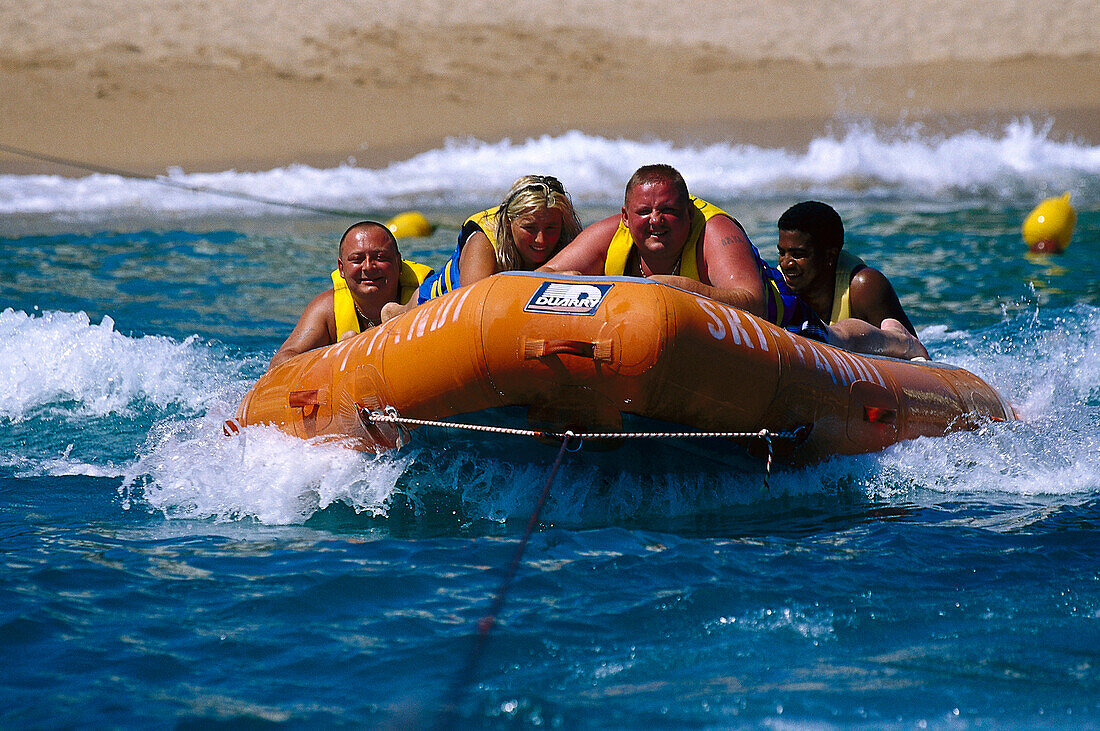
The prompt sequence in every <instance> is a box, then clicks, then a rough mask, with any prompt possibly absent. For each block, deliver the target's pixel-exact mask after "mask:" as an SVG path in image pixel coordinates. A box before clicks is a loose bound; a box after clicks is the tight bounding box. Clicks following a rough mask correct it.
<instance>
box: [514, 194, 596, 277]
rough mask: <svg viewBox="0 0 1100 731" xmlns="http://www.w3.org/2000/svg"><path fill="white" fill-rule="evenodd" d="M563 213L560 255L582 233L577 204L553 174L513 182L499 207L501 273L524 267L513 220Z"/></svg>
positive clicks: (558, 248) (559, 243)
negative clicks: (546, 211)
mask: <svg viewBox="0 0 1100 731" xmlns="http://www.w3.org/2000/svg"><path fill="white" fill-rule="evenodd" d="M551 208H554V209H557V210H558V211H559V212H560V213H561V237H560V238H559V239H558V246H557V249H556V250H555V251H554V253H555V254H556V253H557V252H558V251H560V250H561V248H562V247H563V246H565V245H566V244H568V243H569V242H570V241H572V240H573V239H574V238H576V236H577V234H579V233H580V232H581V222H580V219H579V218H577V212H576V211H575V210H574V209H573V201H572V200H571V199H570V198H569V194H568V193H566V192H565V186H563V185H562V184H561V181H560V180H558V179H557V178H555V177H553V176H550V175H524V176H523V177H522V178H520V179H519V180H517V181H516V182H514V183H512V188H511V190H509V191H508V195H506V196H505V197H504V201H503V202H502V203H501V204H500V207H499V208H497V215H496V232H495V233H496V239H497V251H496V255H497V271H501V272H509V271H515V270H517V269H522V268H523V258H522V257H521V256H520V253H519V249H518V248H517V247H516V242H515V240H514V239H513V238H512V221H515V220H516V219H517V218H521V217H523V216H526V215H528V214H531V213H535V212H536V211H540V210H543V209H551Z"/></svg>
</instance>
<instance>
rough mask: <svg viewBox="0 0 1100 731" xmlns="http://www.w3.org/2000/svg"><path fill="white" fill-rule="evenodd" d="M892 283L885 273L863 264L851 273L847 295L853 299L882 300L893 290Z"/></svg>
mask: <svg viewBox="0 0 1100 731" xmlns="http://www.w3.org/2000/svg"><path fill="white" fill-rule="evenodd" d="M893 289H894V287H893V285H892V284H890V280H889V279H887V278H886V275H885V274H883V273H882V272H880V271H879V270H878V269H875V268H874V267H871V266H867V265H864V266H862V267H860V269H859V270H857V271H856V272H855V274H853V275H852V279H851V282H850V283H849V285H848V292H849V296H850V297H852V298H853V299H854V300H864V301H869V302H870V301H876V302H877V301H884V300H886V299H888V298H889V297H890V294H891V293H892V292H893Z"/></svg>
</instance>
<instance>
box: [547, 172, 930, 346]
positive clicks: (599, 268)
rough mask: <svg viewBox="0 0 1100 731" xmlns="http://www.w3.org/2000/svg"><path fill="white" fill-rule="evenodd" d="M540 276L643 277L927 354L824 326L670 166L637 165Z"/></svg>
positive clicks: (854, 326) (819, 335) (867, 335)
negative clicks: (615, 199) (616, 202)
mask: <svg viewBox="0 0 1100 731" xmlns="http://www.w3.org/2000/svg"><path fill="white" fill-rule="evenodd" d="M539 271H543V272H557V273H562V274H565V273H575V274H588V275H593V274H604V275H609V276H623V275H625V276H636V277H648V278H651V279H656V280H658V281H661V282H664V283H665V284H670V285H672V286H675V287H678V288H680V289H683V290H686V291H689V292H694V293H696V294H701V295H703V296H706V297H709V298H711V299H715V300H718V301H720V302H725V303H726V304H729V305H732V306H734V307H737V308H739V309H742V310H744V311H746V312H748V313H750V314H753V315H756V316H758V317H762V318H764V319H766V320H768V321H769V322H773V323H775V324H776V325H779V326H780V327H784V328H786V329H788V330H791V331H793V332H797V333H799V334H801V335H805V336H807V337H811V338H814V339H816V340H821V341H824V342H830V343H832V344H834V345H838V346H839V347H842V348H848V349H850V350H857V351H859V352H864V353H874V354H877V355H890V356H894V357H902V358H912V357H926V356H927V353H926V352H925V351H924V348H923V347H921V346H920V343H919V342H916V338H914V337H913V336H912V335H910V334H909V333H906V332H904V331H902V332H901V333H899V332H896V331H888V330H884V329H881V330H880V329H879V328H877V327H871V326H870V325H868V324H867V323H864V322H859V321H846V322H845V323H843V324H840V325H838V326H835V327H827V326H826V325H825V323H824V322H822V320H821V318H820V317H818V316H817V315H816V314H814V312H813V310H812V309H811V308H810V307H809V306H808V305H807V304H806V303H805V302H803V301H802V300H800V299H799V298H798V297H797V295H795V293H794V292H793V291H792V290H791V289H790V287H788V286H787V284H786V282H785V281H784V280H783V276H782V274H780V273H779V271H777V270H776V269H775V268H774V267H770V266H768V265H767V264H765V263H764V261H763V259H761V258H760V253H759V252H758V251H757V250H756V247H755V246H753V245H752V242H751V241H749V237H748V236H747V235H746V233H745V230H744V229H743V228H742V227H741V224H739V223H738V222H737V221H736V220H735V219H734V218H733V217H732V216H730V215H729V214H728V213H726V212H725V211H723V210H721V209H720V208H718V207H717V206H714V205H712V204H710V203H707V202H706V201H704V200H702V199H699V198H696V197H694V196H691V195H689V194H688V189H687V184H686V183H685V182H684V179H683V176H681V175H680V173H679V172H677V171H676V170H675V169H674V168H672V167H670V166H668V165H646V166H644V167H641V168H639V169H638V170H637V171H636V172H635V173H634V175H632V176H631V178H630V180H629V181H628V182H627V184H626V194H625V196H624V200H623V207H622V210H621V211H620V214H619V215H617V216H610V217H608V218H605V219H604V220H602V221H598V222H596V223H594V224H592V225H591V226H589V227H588V228H586V229H585V230H584V231H582V232H581V233H580V235H579V236H577V238H576V239H574V240H573V242H572V243H570V244H569V245H568V246H566V247H565V248H564V249H562V250H561V252H559V253H558V254H557V255H556V256H555V257H554V258H553V259H551V260H550V261H549V262H547V264H546V265H544V266H543V267H542V268H541V269H539ZM914 343H915V346H914Z"/></svg>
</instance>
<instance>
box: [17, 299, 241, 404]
mask: <svg viewBox="0 0 1100 731" xmlns="http://www.w3.org/2000/svg"><path fill="white" fill-rule="evenodd" d="M224 372H225V362H224V361H222V362H219V359H218V358H216V357H215V356H214V355H212V354H211V353H210V352H209V349H208V347H207V346H206V344H205V343H203V342H202V341H200V340H199V338H198V337H196V336H192V337H189V338H187V339H186V340H183V341H178V340H173V339H172V338H167V337H163V336H158V335H146V336H144V337H130V336H127V335H124V334H122V333H120V332H118V331H117V330H115V329H114V321H113V320H112V319H111V318H110V317H104V318H103V320H102V321H101V322H100V323H98V324H93V323H92V322H91V321H90V319H89V318H88V315H86V314H85V313H83V312H42V313H36V314H27V313H25V312H20V311H17V310H12V309H10V308H9V309H7V310H4V311H3V312H0V419H9V420H11V421H20V420H22V419H24V418H26V417H27V416H28V415H29V414H31V413H33V412H35V411H36V410H38V409H41V408H50V407H57V410H58V411H59V412H60V413H64V414H65V415H66V416H69V417H73V416H77V417H95V416H104V415H106V414H116V415H117V414H130V413H132V411H133V409H134V408H135V407H136V406H137V405H138V404H139V403H142V402H144V403H146V404H151V405H152V406H154V407H156V408H160V409H164V408H169V407H172V408H175V409H181V410H184V411H191V412H197V413H201V412H203V411H205V410H206V409H207V407H208V405H209V404H210V403H211V400H212V399H216V398H217V394H219V393H224V392H225V390H226V389H227V388H232V387H233V384H232V379H229V378H226V377H225V375H224ZM74 403H75V407H74V405H73V404H74ZM62 405H63V406H62Z"/></svg>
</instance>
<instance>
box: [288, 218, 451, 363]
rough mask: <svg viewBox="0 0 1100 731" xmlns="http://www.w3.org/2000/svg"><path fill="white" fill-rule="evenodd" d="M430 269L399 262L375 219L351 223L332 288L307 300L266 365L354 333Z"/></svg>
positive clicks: (394, 243) (410, 292)
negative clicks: (304, 307) (292, 328)
mask: <svg viewBox="0 0 1100 731" xmlns="http://www.w3.org/2000/svg"><path fill="white" fill-rule="evenodd" d="M431 273H432V270H431V269H430V268H429V267H426V266H424V265H423V264H417V263H415V262H409V261H402V260H401V252H400V251H399V250H398V248H397V239H395V238H394V236H393V234H392V233H390V230H389V229H388V228H386V227H385V226H384V225H383V224H381V223H378V222H377V221H360V222H359V223H355V224H352V226H351V227H349V228H348V230H347V231H345V232H344V235H343V236H342V237H341V238H340V251H339V255H338V258H337V260H336V269H335V270H334V271H333V272H332V275H331V276H332V285H333V288H332V289H330V290H327V291H325V292H322V293H321V294H319V295H317V296H316V297H314V298H313V300H312V301H311V302H310V303H309V304H308V305H306V309H305V311H303V312H302V316H301V317H300V318H299V319H298V324H297V325H296V326H295V327H294V330H293V331H292V332H291V333H290V336H289V337H288V338H287V339H286V342H284V343H283V345H282V347H280V348H279V350H278V351H277V352H276V353H275V355H274V357H272V359H271V364H270V365H268V370H270V369H271V368H274V367H275V366H277V365H279V364H280V363H282V362H283V361H285V360H289V359H290V358H293V357H294V356H296V355H298V354H299V353H305V352H306V351H309V350H313V349H314V348H321V347H324V346H326V345H332V344H333V343H335V342H337V341H339V340H343V339H345V338H348V337H351V336H353V335H356V334H358V333H360V332H362V331H363V330H366V329H369V328H372V327H374V326H375V325H377V324H378V323H379V322H381V310H382V307H383V306H384V305H385V304H387V303H389V302H407V301H408V300H409V299H410V298H411V297H412V296H413V294H414V293H415V292H416V289H417V287H419V286H420V283H421V282H423V281H424V279H425V278H426V277H427V276H428V275H430V274H431Z"/></svg>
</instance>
